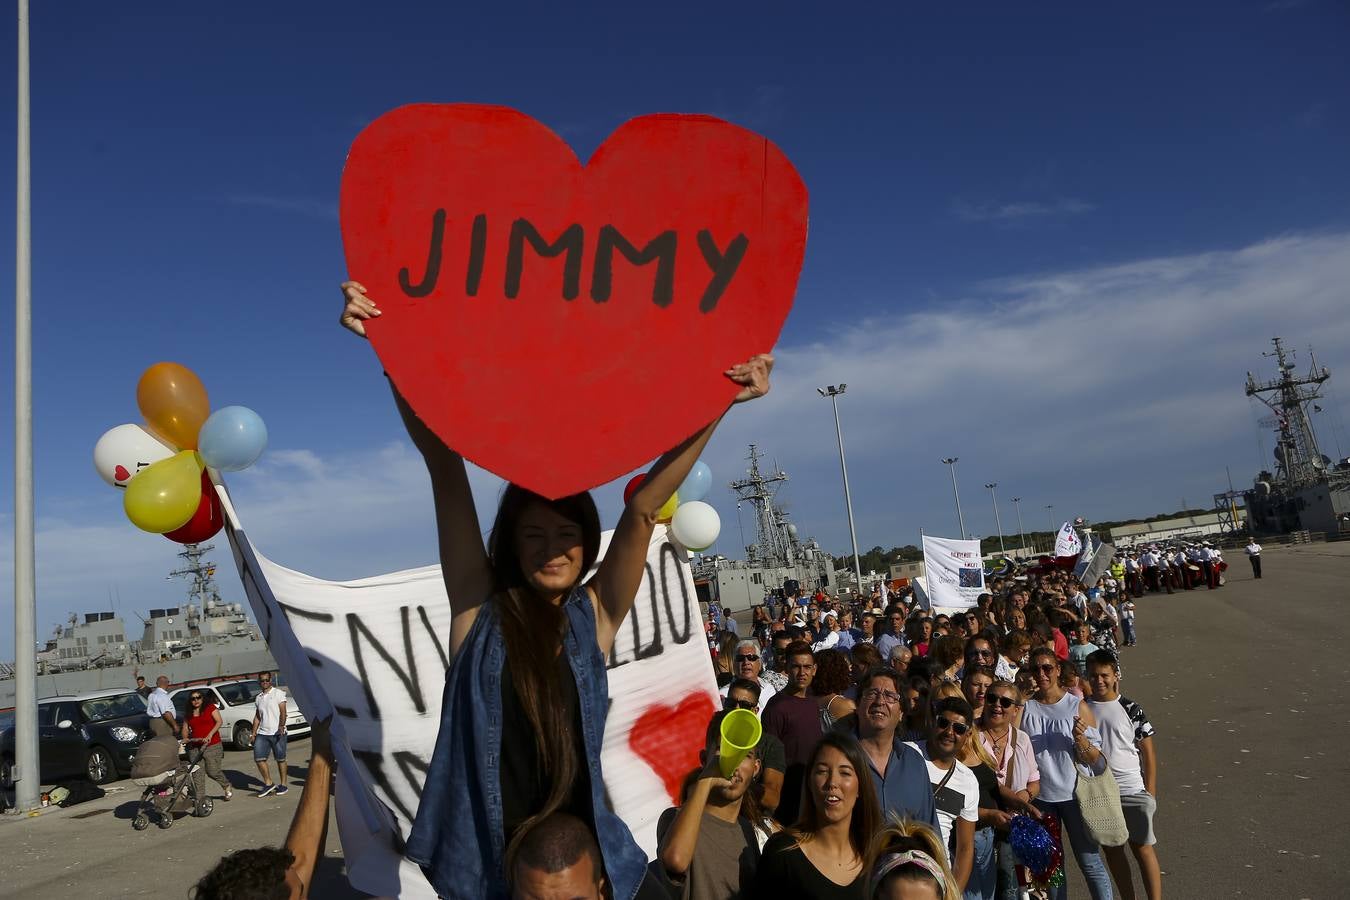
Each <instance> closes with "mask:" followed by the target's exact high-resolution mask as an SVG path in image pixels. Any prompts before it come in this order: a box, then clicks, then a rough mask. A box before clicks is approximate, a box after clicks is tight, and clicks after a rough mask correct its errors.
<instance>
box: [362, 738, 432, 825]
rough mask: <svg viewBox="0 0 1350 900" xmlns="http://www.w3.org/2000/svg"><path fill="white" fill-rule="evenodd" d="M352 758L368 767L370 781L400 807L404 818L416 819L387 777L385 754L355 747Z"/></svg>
mask: <svg viewBox="0 0 1350 900" xmlns="http://www.w3.org/2000/svg"><path fill="white" fill-rule="evenodd" d="M352 756H354V757H356V761H357V762H359V763H361V765H363V766H365V767H366V772H367V773H368V774H369V775H370V780H371V781H373V782H374V783H375V786H376V787H378V788H379V789H380V790H381V791H383V792H384V795H385V796H386V797H388V798H389V801H390V802H391V803H393V804H394V806H396V807H398V811H399V812H400V813H401V814H402V815H403V818H405V819H407V820H408V821H409V822H411V821H412V820H413V819H415V818H416V815H415V814H414V813H413V811H412V810H410V809H408V806H407V804H406V803H404V802H403V801H402V800H401V799H399V796H398V794H397V793H396V792H395V791H394V788H393V785H391V784H390V783H389V779H388V778H386V777H385V775H384V754H382V753H377V752H375V751H373V750H357V749H356V748H355V747H353V748H352Z"/></svg>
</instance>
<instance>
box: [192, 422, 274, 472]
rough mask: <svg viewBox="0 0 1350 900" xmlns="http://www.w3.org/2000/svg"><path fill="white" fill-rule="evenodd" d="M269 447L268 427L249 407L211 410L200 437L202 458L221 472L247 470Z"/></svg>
mask: <svg viewBox="0 0 1350 900" xmlns="http://www.w3.org/2000/svg"><path fill="white" fill-rule="evenodd" d="M266 447H267V426H266V425H264V424H263V420H262V417H261V416H259V415H258V414H257V413H255V412H254V411H253V410H251V409H249V408H248V407H246V406H227V407H225V408H223V409H218V410H216V411H215V412H213V413H211V417H210V418H209V419H207V420H206V421H205V422H204V423H203V424H202V430H201V433H200V434H199V435H198V436H197V452H198V453H200V454H201V455H202V461H203V462H205V463H206V464H207V465H208V466H210V467H211V468H213V469H219V470H220V471H222V472H238V471H239V470H240V469H247V468H248V467H249V466H251V465H253V464H254V463H255V462H257V461H258V457H259V456H262V452H263V450H264V449H265V448H266Z"/></svg>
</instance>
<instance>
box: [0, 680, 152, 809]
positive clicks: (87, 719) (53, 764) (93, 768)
mask: <svg viewBox="0 0 1350 900" xmlns="http://www.w3.org/2000/svg"><path fill="white" fill-rule="evenodd" d="M37 723H38V757H39V762H40V765H41V770H42V771H41V772H40V773H39V776H38V778H39V780H40V781H41V782H42V783H43V784H52V783H53V782H56V781H60V780H62V779H66V778H81V777H83V778H88V779H89V780H90V781H92V782H94V783H95V784H106V783H108V782H109V781H115V780H116V779H118V778H124V777H126V775H127V774H128V773H130V771H131V758H132V757H133V756H135V754H136V748H137V747H139V746H140V744H141V741H143V740H144V739H145V734H146V731H147V730H148V729H149V727H150V718H149V716H147V715H146V713H145V698H143V697H142V696H141V695H140V694H138V693H136V692H135V691H97V692H94V693H89V694H77V695H74V696H69V697H50V698H48V699H46V700H41V701H39V702H38V722H37ZM13 766H14V723H13V719H12V718H9V719H7V720H6V721H5V723H4V726H3V728H2V729H0V785H3V787H5V788H10V787H12V786H13V775H12V772H13Z"/></svg>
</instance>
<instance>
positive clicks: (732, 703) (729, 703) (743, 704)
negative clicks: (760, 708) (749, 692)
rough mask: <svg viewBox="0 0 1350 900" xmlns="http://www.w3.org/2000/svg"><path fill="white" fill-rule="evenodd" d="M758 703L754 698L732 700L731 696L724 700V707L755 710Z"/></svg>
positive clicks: (727, 708)
mask: <svg viewBox="0 0 1350 900" xmlns="http://www.w3.org/2000/svg"><path fill="white" fill-rule="evenodd" d="M757 705H758V704H756V703H755V702H754V701H753V700H732V699H731V698H730V697H727V698H726V699H725V700H723V701H722V708H723V709H726V710H732V709H748V710H750V711H751V712H754V711H755V708H756V706H757Z"/></svg>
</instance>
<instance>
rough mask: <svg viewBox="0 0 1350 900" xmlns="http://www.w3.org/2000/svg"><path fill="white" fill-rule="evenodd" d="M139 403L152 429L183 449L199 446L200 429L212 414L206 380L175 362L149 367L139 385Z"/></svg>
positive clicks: (137, 392)
mask: <svg viewBox="0 0 1350 900" xmlns="http://www.w3.org/2000/svg"><path fill="white" fill-rule="evenodd" d="M136 405H137V406H139V407H140V408H141V415H143V416H145V424H146V425H147V426H149V428H150V430H151V431H153V432H154V433H155V435H156V436H158V437H159V438H160V439H161V440H163V441H165V442H167V443H169V444H171V445H173V446H174V447H177V448H178V449H180V450H196V449H197V433H198V432H199V431H201V428H202V423H203V422H205V421H206V418H207V416H209V415H211V404H210V402H209V401H208V400H207V398H206V387H205V386H204V385H203V384H202V380H201V379H200V378H198V377H197V376H196V375H195V374H193V372H192V370H191V369H189V368H187V367H186V366H180V365H179V364H178V363H171V362H161V363H155V364H154V365H153V366H151V367H150V368H148V369H146V370H145V374H144V375H142V376H141V380H140V383H139V384H137V385H136Z"/></svg>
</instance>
